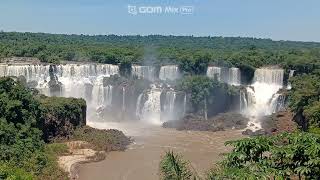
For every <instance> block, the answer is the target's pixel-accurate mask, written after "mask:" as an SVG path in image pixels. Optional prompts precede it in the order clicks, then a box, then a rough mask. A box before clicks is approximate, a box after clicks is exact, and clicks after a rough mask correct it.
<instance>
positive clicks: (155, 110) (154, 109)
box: [140, 85, 162, 125]
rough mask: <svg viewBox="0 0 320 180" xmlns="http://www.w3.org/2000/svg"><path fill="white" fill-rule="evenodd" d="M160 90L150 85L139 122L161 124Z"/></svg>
mask: <svg viewBox="0 0 320 180" xmlns="http://www.w3.org/2000/svg"><path fill="white" fill-rule="evenodd" d="M161 93H162V92H161V89H159V88H157V87H156V86H155V85H152V87H151V89H150V90H149V91H148V92H147V96H148V98H147V100H146V101H145V103H144V104H143V106H142V109H141V115H140V120H142V121H143V122H146V123H150V124H157V125H160V124H161V117H160V116H161V98H160V96H161Z"/></svg>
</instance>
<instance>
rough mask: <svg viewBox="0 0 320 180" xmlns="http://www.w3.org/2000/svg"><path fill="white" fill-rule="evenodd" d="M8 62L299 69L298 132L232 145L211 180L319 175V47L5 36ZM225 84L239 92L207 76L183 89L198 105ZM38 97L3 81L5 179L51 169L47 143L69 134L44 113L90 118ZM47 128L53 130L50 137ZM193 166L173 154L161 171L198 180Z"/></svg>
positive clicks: (0, 137)
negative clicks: (27, 59)
mask: <svg viewBox="0 0 320 180" xmlns="http://www.w3.org/2000/svg"><path fill="white" fill-rule="evenodd" d="M6 57H36V58H38V59H40V61H41V62H44V63H55V64H56V63H61V62H63V61H76V62H97V63H109V64H119V65H120V69H124V72H126V71H125V70H126V69H127V67H130V65H131V64H144V65H155V66H159V65H163V64H178V65H179V68H180V70H181V71H182V72H184V74H185V75H187V74H192V75H202V74H204V73H205V72H206V68H207V66H208V65H219V66H227V67H231V66H235V67H239V68H240V69H241V72H244V73H246V74H251V75H253V72H254V69H255V68H258V67H261V66H280V67H282V68H284V69H286V70H289V69H293V70H295V76H294V77H292V78H290V80H289V81H290V83H291V86H292V89H291V90H290V91H289V92H288V96H289V103H290V104H289V107H290V110H291V111H292V112H293V113H294V115H295V116H294V121H295V122H297V124H298V126H299V131H298V132H296V133H293V134H280V135H277V136H270V137H257V138H249V139H244V140H239V141H235V142H229V144H230V145H232V146H233V147H234V150H233V151H232V152H231V153H229V154H227V155H226V156H225V160H224V161H223V162H222V164H221V165H220V166H219V167H218V168H216V169H215V170H213V171H210V173H208V179H236V178H237V177H243V178H248V177H252V179H255V178H254V177H260V178H264V179H268V178H273V179H284V178H296V179H300V178H303V179H317V178H319V169H320V161H319V156H320V147H319V143H320V140H319V134H320V99H319V97H320V43H316V42H294V41H273V40H270V39H256V38H241V37H192V36H160V35H150V36H117V35H98V36H89V35H62V34H45V33H17V32H0V58H1V59H3V58H6ZM218 86H219V87H220V86H221V88H222V89H225V90H226V91H230V93H231V94H232V93H233V91H232V90H230V89H229V88H228V87H227V86H226V87H224V85H221V84H218V83H216V82H212V80H210V79H208V78H205V77H203V76H193V77H186V78H185V79H184V80H183V81H182V82H181V83H180V88H181V89H184V90H189V91H191V93H194V95H193V97H192V101H193V103H195V104H196V103H201V102H203V99H204V98H206V97H208V94H207V91H209V90H211V89H212V88H213V87H218ZM34 93H35V92H34V91H31V90H29V89H26V88H24V86H22V85H21V84H20V83H18V82H16V81H14V80H10V79H1V81H0V108H1V111H0V143H1V144H0V150H1V152H7V153H2V154H1V156H0V162H1V164H0V172H1V173H0V179H1V178H7V177H10V175H11V174H18V175H20V174H24V173H26V176H30V177H31V178H32V176H40V177H41V174H43V173H44V172H47V171H46V170H45V167H46V166H45V164H50V163H49V162H48V161H49V160H50V157H48V147H47V146H46V145H45V144H44V142H47V141H50V139H51V138H52V137H57V136H58V137H59V136H60V135H61V136H65V135H63V133H62V134H61V133H57V132H55V131H54V130H55V129H56V128H57V126H58V125H57V124H54V123H51V124H50V122H55V121H54V120H52V117H51V116H45V114H48V113H52V112H59V113H58V115H57V117H63V116H67V115H68V116H69V113H70V112H68V111H64V108H63V107H64V106H66V104H68V109H71V113H72V112H75V113H76V114H74V116H71V117H75V118H80V119H81V117H82V118H83V116H85V115H79V112H82V110H83V108H84V106H85V103H84V102H81V100H79V101H78V100H63V99H59V98H57V99H55V98H52V99H50V98H49V99H47V98H48V97H41V96H40V95H38V94H34ZM208 101H210V97H208ZM79 116H81V117H79ZM50 118H51V119H50ZM53 119H54V118H53ZM69 121H70V122H72V121H73V120H72V119H71V120H68V122H69ZM45 122H47V123H45ZM48 123H49V124H48ZM68 125H69V124H68V123H67V125H66V126H63V128H60V126H59V128H60V129H59V128H58V129H59V132H60V131H64V130H69V129H70V126H68ZM77 125H78V124H75V126H77ZM44 126H46V128H48V129H52V132H43V131H42V130H43V127H44ZM302 131H304V132H302ZM49 152H52V150H51V151H50V150H49ZM49 154H50V153H49ZM186 165H187V163H186V162H184V161H183V160H181V159H180V158H179V157H177V156H175V154H173V153H168V154H166V155H165V157H164V159H163V161H162V162H161V164H160V169H161V171H162V173H163V177H164V179H191V177H193V172H191V171H190V170H188V168H187V167H186ZM10 167H16V168H10ZM57 174H59V173H57Z"/></svg>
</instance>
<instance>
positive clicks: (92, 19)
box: [0, 0, 320, 42]
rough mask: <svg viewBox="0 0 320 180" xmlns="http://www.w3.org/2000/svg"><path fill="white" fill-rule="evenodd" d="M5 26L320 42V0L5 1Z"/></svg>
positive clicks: (0, 10)
mask: <svg viewBox="0 0 320 180" xmlns="http://www.w3.org/2000/svg"><path fill="white" fill-rule="evenodd" d="M128 5H131V6H136V8H137V9H139V8H140V7H162V8H165V7H177V8H180V7H181V6H192V7H194V9H193V13H192V14H190V15H182V14H179V13H177V14H173V13H154V14H137V15H132V14H129V13H128ZM0 30H3V31H23V32H25V31H28V32H48V33H67V34H120V35H128V34H141V35H148V34H163V35H169V34H170V35H194V36H209V35H210V36H246V37H260V38H271V39H275V40H298V41H317V42H320V0H1V1H0Z"/></svg>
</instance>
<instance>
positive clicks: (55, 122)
mask: <svg viewBox="0 0 320 180" xmlns="http://www.w3.org/2000/svg"><path fill="white" fill-rule="evenodd" d="M37 99H38V100H39V102H40V105H41V106H40V107H41V118H40V120H39V121H38V127H39V128H40V129H41V130H43V138H44V140H45V141H51V140H53V139H58V138H68V137H71V135H72V133H73V131H74V129H75V128H77V127H81V126H84V125H85V123H86V122H85V120H86V102H85V100H83V99H76V98H62V97H46V96H40V97H38V98H37Z"/></svg>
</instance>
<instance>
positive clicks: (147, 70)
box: [131, 65, 155, 81]
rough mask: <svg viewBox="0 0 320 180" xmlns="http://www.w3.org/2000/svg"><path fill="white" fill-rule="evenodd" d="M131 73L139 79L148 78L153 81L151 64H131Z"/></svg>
mask: <svg viewBox="0 0 320 180" xmlns="http://www.w3.org/2000/svg"><path fill="white" fill-rule="evenodd" d="M131 73H132V75H133V76H136V77H138V78H140V79H148V80H150V81H154V79H155V68H154V67H153V66H138V65H133V66H132V72H131Z"/></svg>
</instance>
